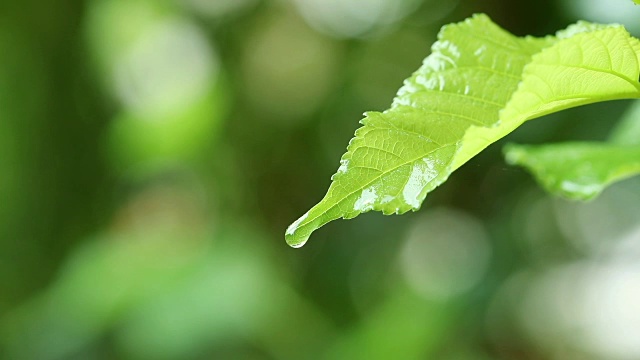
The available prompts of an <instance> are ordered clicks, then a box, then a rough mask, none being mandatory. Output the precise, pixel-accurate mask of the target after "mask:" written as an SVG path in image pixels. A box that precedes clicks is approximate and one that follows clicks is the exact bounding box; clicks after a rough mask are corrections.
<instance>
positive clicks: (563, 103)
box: [285, 15, 640, 247]
mask: <svg viewBox="0 0 640 360" xmlns="http://www.w3.org/2000/svg"><path fill="white" fill-rule="evenodd" d="M438 39H439V40H438V42H436V43H435V44H434V45H433V47H432V54H431V55H430V56H428V57H427V58H426V59H425V61H424V64H423V65H422V67H420V69H418V71H416V72H415V73H414V74H413V75H412V76H411V77H410V78H409V79H407V80H406V81H405V83H404V86H403V87H402V88H401V89H400V90H399V91H398V94H397V96H396V98H395V99H394V100H393V103H392V105H391V108H390V109H388V110H386V111H384V112H382V113H380V112H369V113H366V114H365V116H366V117H365V119H363V120H362V121H361V123H362V124H363V125H364V126H363V127H361V128H360V129H358V130H357V131H356V134H355V138H353V139H352V140H351V142H350V143H349V146H348V147H347V153H346V154H344V155H343V157H342V159H341V161H340V164H341V166H340V168H339V169H338V172H337V173H336V174H335V175H334V176H333V177H332V180H333V181H332V183H331V186H330V187H329V190H328V192H327V194H326V195H325V197H324V198H323V199H322V200H321V201H320V203H318V204H317V205H316V206H314V207H313V208H312V209H311V210H309V211H308V212H307V213H306V214H304V215H303V216H302V217H301V218H299V219H298V220H297V221H295V222H294V223H293V224H292V225H291V226H289V228H288V229H287V231H286V234H285V237H286V240H287V243H288V244H289V245H291V246H294V247H299V246H302V245H303V244H304V243H305V242H306V241H307V239H308V238H309V236H310V234H311V233H312V232H313V231H314V230H316V229H317V228H319V227H320V226H322V225H324V224H326V223H327V222H329V221H332V220H335V219H338V218H341V217H342V218H345V219H348V218H353V217H355V216H357V215H359V214H360V213H363V212H367V211H370V210H376V211H382V212H383V213H384V214H393V213H395V214H402V213H405V212H407V211H409V210H417V209H419V208H420V206H421V204H422V201H423V200H424V198H425V197H426V195H427V193H428V192H430V191H431V190H433V189H434V188H435V187H437V186H438V185H440V184H441V183H442V182H444V181H445V180H446V179H447V178H448V176H449V175H450V174H451V172H453V171H454V170H455V169H457V168H458V167H460V166H461V165H462V164H464V163H465V162H467V161H468V160H469V159H470V158H472V157H473V156H475V155H476V154H477V153H479V152H480V151H482V150H483V149H484V148H486V147H487V146H488V145H490V144H491V143H493V142H495V141H496V140H498V139H500V138H502V137H503V136H505V135H506V134H508V133H509V132H511V131H513V130H514V129H515V128H517V127H518V126H520V125H521V124H522V123H523V122H524V121H526V120H528V119H532V118H535V117H539V116H542V115H545V114H548V113H551V112H554V111H559V110H562V109H565V108H569V107H572V106H578V105H582V104H587V103H591V102H596V101H602V100H609V99H619V98H634V97H640V83H638V81H637V79H638V75H639V71H640V70H639V66H638V63H639V62H640V59H639V56H638V54H640V43H639V42H638V40H637V39H634V38H631V37H630V36H629V34H628V33H627V32H626V31H625V30H624V28H622V27H621V26H604V25H594V24H589V23H585V22H581V23H578V24H576V25H572V26H571V27H569V28H568V29H567V30H564V31H561V32H559V33H558V34H557V36H556V37H545V38H533V37H525V38H518V37H516V36H513V35H511V34H509V33H508V32H506V31H504V30H502V29H501V28H499V27H498V26H496V25H495V24H493V23H492V22H491V20H490V19H489V18H488V17H487V16H485V15H476V16H474V17H472V18H470V19H467V20H465V21H464V22H461V23H458V24H453V25H447V26H445V27H443V29H442V30H441V32H440V34H439V35H438Z"/></svg>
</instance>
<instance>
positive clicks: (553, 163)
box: [505, 142, 640, 200]
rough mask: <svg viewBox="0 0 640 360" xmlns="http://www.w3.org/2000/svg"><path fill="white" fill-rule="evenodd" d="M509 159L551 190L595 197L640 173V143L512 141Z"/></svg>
mask: <svg viewBox="0 0 640 360" xmlns="http://www.w3.org/2000/svg"><path fill="white" fill-rule="evenodd" d="M505 156H506V159H507V162H508V163H510V164H512V165H521V166H523V167H525V168H526V169H528V170H529V171H530V172H532V173H533V174H534V176H535V177H536V180H537V181H538V182H539V183H540V185H542V186H543V187H544V188H545V189H546V190H547V191H548V192H550V193H553V194H557V195H561V196H564V197H566V198H569V199H576V200H591V199H593V198H595V197H596V196H598V195H599V194H600V193H601V192H602V190H604V188H605V187H607V186H608V185H610V184H612V183H614V182H616V181H620V180H622V179H625V178H628V177H630V176H633V175H635V174H640V146H637V145H635V146H626V145H611V144H606V143H589V142H582V143H562V144H552V145H540V146H525V145H508V146H506V147H505Z"/></svg>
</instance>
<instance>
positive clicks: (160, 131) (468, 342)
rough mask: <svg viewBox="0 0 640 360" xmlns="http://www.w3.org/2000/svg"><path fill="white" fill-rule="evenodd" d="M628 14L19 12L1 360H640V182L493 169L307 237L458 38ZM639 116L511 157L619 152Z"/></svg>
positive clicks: (286, 1) (124, 8)
mask: <svg viewBox="0 0 640 360" xmlns="http://www.w3.org/2000/svg"><path fill="white" fill-rule="evenodd" d="M475 12H485V13H487V14H489V16H491V17H492V18H493V19H494V21H496V22H497V23H498V24H500V25H501V26H503V27H504V28H506V29H508V30H510V31H512V32H513V33H515V34H517V35H525V34H533V35H538V36H541V35H545V34H549V33H553V32H554V31H555V30H557V29H560V28H564V27H565V26H567V25H568V24H570V23H572V22H574V21H576V20H577V19H587V20H592V21H598V22H620V23H624V24H625V25H627V28H628V30H629V31H630V32H632V34H634V35H635V36H638V35H640V21H638V19H640V7H634V6H633V4H632V2H631V1H630V0H565V1H553V0H544V1H508V0H490V1H474V0H451V1H439V0H87V1H72V0H58V1H51V2H47V1H40V0H22V1H3V2H2V3H0V174H2V176H0V358H2V359H45V360H47V359H51V360H53V359H451V360H462V359H613V360H616V359H620V360H626V359H629V360H632V359H639V358H640V340H639V339H640V211H639V209H640V208H639V206H638V204H639V203H640V191H638V189H640V180H639V179H629V180H626V181H624V182H622V183H620V184H617V185H615V186H613V187H612V188H610V189H608V190H607V191H605V193H604V194H603V195H602V196H601V197H600V198H599V199H597V200H596V201H594V202H591V203H588V204H578V203H571V202H567V201H564V200H559V199H555V198H552V197H550V196H548V195H546V194H544V193H543V192H542V191H541V190H540V189H538V187H537V186H536V185H535V184H534V182H533V180H532V179H531V177H530V176H529V175H528V174H526V173H525V172H524V171H522V170H521V169H519V168H509V167H507V166H506V165H505V164H504V161H503V159H502V157H501V153H500V148H501V145H503V144H504V142H501V143H500V144H496V145H494V146H492V147H490V148H489V149H488V150H487V151H485V152H483V153H482V154H481V155H479V156H478V157H477V158H475V159H473V160H472V161H470V162H469V163H468V164H467V165H465V166H464V167H462V168H461V169H460V170H458V171H457V172H456V173H454V174H453V176H452V177H451V178H450V179H449V181H448V182H447V183H445V184H444V185H442V186H441V187H440V188H439V189H437V190H436V191H435V192H433V193H432V194H430V195H429V197H428V198H427V200H426V201H425V203H424V206H423V209H422V210H421V211H419V212H416V213H411V214H407V215H404V216H401V217H398V216H388V217H385V216H382V215H381V214H379V213H371V214H366V215H363V216H360V217H359V218H357V219H354V220H351V221H337V222H333V223H331V224H329V225H327V226H325V227H324V228H323V229H322V230H320V231H318V232H317V233H316V234H314V236H313V237H312V238H311V241H310V242H309V243H308V244H307V245H306V246H305V247H303V248H302V249H297V250H295V249H291V248H289V247H288V246H287V245H286V244H285V242H284V230H285V229H286V227H287V226H288V225H289V224H290V223H291V222H293V221H294V220H295V219H297V218H298V217H299V216H300V215H301V214H303V213H304V212H305V211H306V210H308V208H310V207H311V206H312V205H313V204H315V202H317V201H318V200H319V199H320V198H321V197H322V195H323V194H324V192H325V191H326V189H327V188H328V185H329V182H330V176H331V175H332V174H333V173H334V172H335V170H336V169H337V167H338V165H339V163H338V160H339V158H340V156H341V154H342V153H343V152H344V151H345V148H346V145H347V143H348V141H349V139H350V138H351V137H352V135H353V132H354V130H355V129H356V128H357V127H358V120H359V119H360V118H361V114H362V113H363V112H364V111H366V110H384V109H385V108H386V107H388V106H389V104H390V103H391V99H392V97H393V95H394V94H395V91H396V90H397V89H398V88H399V87H400V85H401V84H402V80H403V79H404V78H406V77H408V76H409V75H410V74H411V73H412V72H413V71H414V70H415V69H417V68H418V66H419V65H420V63H421V61H422V59H423V58H424V57H425V56H427V55H428V53H429V48H430V46H431V44H432V43H433V42H434V41H435V39H436V34H437V31H438V30H439V28H440V27H441V26H442V25H444V24H446V23H449V22H454V21H460V20H462V19H464V18H465V17H467V16H469V15H471V14H473V13H475ZM630 105H631V102H623V101H620V102H612V103H606V104H598V105H592V106H588V107H583V108H578V109H574V110H570V111H566V112H563V113H560V114H557V115H553V116H548V117H546V118H544V119H541V120H537V121H534V122H531V123H528V124H526V125H525V126H523V127H522V128H521V129H519V130H517V131H516V132H515V133H514V134H512V135H510V136H509V137H508V138H507V141H515V142H524V143H543V142H550V141H562V140H602V139H604V138H605V137H606V135H607V133H608V131H609V130H610V129H611V128H612V127H613V126H614V124H615V122H616V121H617V120H618V119H619V118H620V117H621V116H623V114H624V113H625V111H627V108H628V107H629V106H630Z"/></svg>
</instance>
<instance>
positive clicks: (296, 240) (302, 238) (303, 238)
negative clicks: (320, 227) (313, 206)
mask: <svg viewBox="0 0 640 360" xmlns="http://www.w3.org/2000/svg"><path fill="white" fill-rule="evenodd" d="M308 216H309V213H308V212H307V213H305V214H304V215H302V216H301V217H300V218H299V219H298V220H296V221H294V222H293V224H291V225H289V227H288V228H287V231H286V232H285V234H284V238H285V241H286V242H287V244H288V245H289V246H291V247H292V248H299V247H302V246H303V245H304V244H305V243H306V242H307V240H309V236H310V235H311V232H313V230H311V232H306V233H303V232H302V227H303V226H304V224H303V222H304V221H305V220H306V219H307V217H308Z"/></svg>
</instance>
